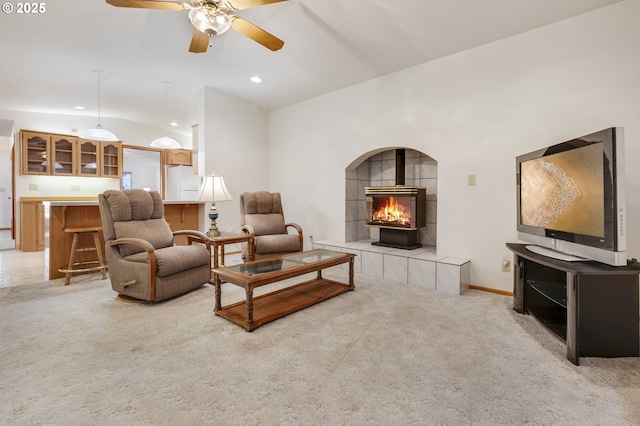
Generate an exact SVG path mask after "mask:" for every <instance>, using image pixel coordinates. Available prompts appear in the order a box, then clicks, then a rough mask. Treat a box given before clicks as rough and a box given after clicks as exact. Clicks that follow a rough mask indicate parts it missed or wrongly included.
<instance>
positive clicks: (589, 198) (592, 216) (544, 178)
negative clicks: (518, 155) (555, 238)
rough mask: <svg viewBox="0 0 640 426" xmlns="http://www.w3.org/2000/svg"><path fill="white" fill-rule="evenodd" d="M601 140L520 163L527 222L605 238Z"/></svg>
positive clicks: (523, 218)
mask: <svg viewBox="0 0 640 426" xmlns="http://www.w3.org/2000/svg"><path fill="white" fill-rule="evenodd" d="M602 161H603V160H602V143H601V142H599V143H595V144H592V145H587V146H584V147H581V148H577V149H574V150H571V151H565V152H560V153H558V154H553V155H549V156H546V157H542V158H536V159H533V160H529V161H525V162H523V163H522V164H521V165H520V191H521V195H520V197H521V198H520V200H521V207H520V215H521V221H522V224H524V225H529V226H537V227H540V228H546V229H553V230H556V231H565V232H573V233H578V234H584V235H591V236H594V237H600V238H604V221H605V219H604V209H605V207H604V182H603V179H604V178H603V171H602Z"/></svg>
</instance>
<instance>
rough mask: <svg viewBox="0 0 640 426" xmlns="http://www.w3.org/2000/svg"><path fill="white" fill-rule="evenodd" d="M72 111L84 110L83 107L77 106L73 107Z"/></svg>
mask: <svg viewBox="0 0 640 426" xmlns="http://www.w3.org/2000/svg"><path fill="white" fill-rule="evenodd" d="M73 109H80V110H82V109H84V107H83V106H80V105H78V106H74V107H73Z"/></svg>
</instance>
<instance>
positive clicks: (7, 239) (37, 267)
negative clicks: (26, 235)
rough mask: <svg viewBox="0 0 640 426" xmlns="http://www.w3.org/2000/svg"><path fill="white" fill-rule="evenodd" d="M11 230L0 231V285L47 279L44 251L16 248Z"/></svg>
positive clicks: (30, 282)
mask: <svg viewBox="0 0 640 426" xmlns="http://www.w3.org/2000/svg"><path fill="white" fill-rule="evenodd" d="M12 247H15V242H14V241H13V240H12V239H11V233H10V231H0V287H13V286H16V285H20V284H32V283H38V282H41V281H45V280H46V278H45V275H44V252H43V251H38V252H22V251H19V250H15V249H14V248H12Z"/></svg>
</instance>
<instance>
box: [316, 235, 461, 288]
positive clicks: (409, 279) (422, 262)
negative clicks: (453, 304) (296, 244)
mask: <svg viewBox="0 0 640 426" xmlns="http://www.w3.org/2000/svg"><path fill="white" fill-rule="evenodd" d="M372 241H373V240H362V241H353V242H348V243H341V242H333V241H317V242H314V243H313V248H325V249H327V250H335V251H341V252H347V253H353V254H355V255H356V258H355V262H354V272H356V273H360V274H363V275H367V276H371V277H374V278H383V279H386V280H389V281H390V282H394V283H398V284H401V285H402V284H408V285H417V286H421V287H424V288H427V289H430V290H436V291H440V292H443V293H447V294H462V292H464V291H465V290H467V289H469V282H470V273H471V271H470V263H469V261H468V260H465V259H458V258H452V257H438V255H437V254H436V249H435V247H422V248H419V249H415V250H402V249H395V248H389V247H381V246H374V245H371V242H372ZM342 267H343V268H347V267H348V266H347V265H343V266H342Z"/></svg>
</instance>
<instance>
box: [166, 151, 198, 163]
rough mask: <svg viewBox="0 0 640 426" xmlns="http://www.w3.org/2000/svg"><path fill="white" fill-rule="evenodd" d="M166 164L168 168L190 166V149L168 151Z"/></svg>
mask: <svg viewBox="0 0 640 426" xmlns="http://www.w3.org/2000/svg"><path fill="white" fill-rule="evenodd" d="M167 164H168V165H170V166H190V165H191V164H192V155H191V150H190V149H170V150H168V151H167Z"/></svg>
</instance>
